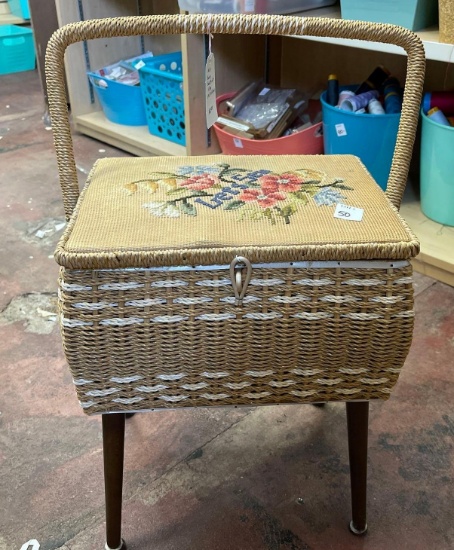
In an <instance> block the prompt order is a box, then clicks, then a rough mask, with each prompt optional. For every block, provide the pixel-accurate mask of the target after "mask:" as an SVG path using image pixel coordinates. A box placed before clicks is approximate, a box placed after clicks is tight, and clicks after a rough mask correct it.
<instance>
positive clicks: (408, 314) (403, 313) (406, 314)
mask: <svg viewBox="0 0 454 550" xmlns="http://www.w3.org/2000/svg"><path fill="white" fill-rule="evenodd" d="M414 316H415V312H414V311H413V310H410V311H401V312H400V313H396V314H395V315H393V316H392V317H403V318H406V317H414Z"/></svg>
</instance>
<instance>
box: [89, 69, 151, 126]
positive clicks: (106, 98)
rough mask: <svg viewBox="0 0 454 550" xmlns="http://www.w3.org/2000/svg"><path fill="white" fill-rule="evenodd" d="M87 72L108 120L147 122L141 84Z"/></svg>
mask: <svg viewBox="0 0 454 550" xmlns="http://www.w3.org/2000/svg"><path fill="white" fill-rule="evenodd" d="M87 74H88V78H89V79H90V82H91V83H92V84H93V87H94V89H95V90H96V94H97V96H98V99H99V102H100V103H101V107H102V110H103V111H104V114H105V115H106V118H107V119H108V120H110V121H111V122H115V123H116V124H125V125H127V126H145V125H146V124H147V117H146V115H145V109H144V106H143V99H142V91H141V87H140V86H129V85H128V84H122V83H121V82H115V81H113V80H109V79H108V78H103V77H102V76H100V75H99V74H96V73H87Z"/></svg>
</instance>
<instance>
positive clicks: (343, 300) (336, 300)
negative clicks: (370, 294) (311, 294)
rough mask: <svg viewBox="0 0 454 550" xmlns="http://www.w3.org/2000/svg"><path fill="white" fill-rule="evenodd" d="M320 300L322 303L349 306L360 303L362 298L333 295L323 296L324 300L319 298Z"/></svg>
mask: <svg viewBox="0 0 454 550" xmlns="http://www.w3.org/2000/svg"><path fill="white" fill-rule="evenodd" d="M319 300H320V302H330V303H333V304H348V303H351V302H360V301H361V298H357V297H356V296H349V295H348V294H346V295H343V296H335V295H334V294H333V295H328V296H323V297H322V298H319Z"/></svg>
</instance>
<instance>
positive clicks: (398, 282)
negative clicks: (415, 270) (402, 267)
mask: <svg viewBox="0 0 454 550" xmlns="http://www.w3.org/2000/svg"><path fill="white" fill-rule="evenodd" d="M412 283H413V277H401V278H400V279H396V280H395V281H394V284H395V285H410V284H412Z"/></svg>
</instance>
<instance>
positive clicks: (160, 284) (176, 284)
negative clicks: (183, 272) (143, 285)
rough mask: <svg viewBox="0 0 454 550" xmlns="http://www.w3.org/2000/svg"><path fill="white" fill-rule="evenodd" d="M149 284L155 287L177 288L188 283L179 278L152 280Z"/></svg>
mask: <svg viewBox="0 0 454 550" xmlns="http://www.w3.org/2000/svg"><path fill="white" fill-rule="evenodd" d="M150 286H152V287H155V288H177V287H180V286H188V283H187V282H186V281H182V280H180V279H175V280H170V281H154V282H153V283H151V285H150Z"/></svg>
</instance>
